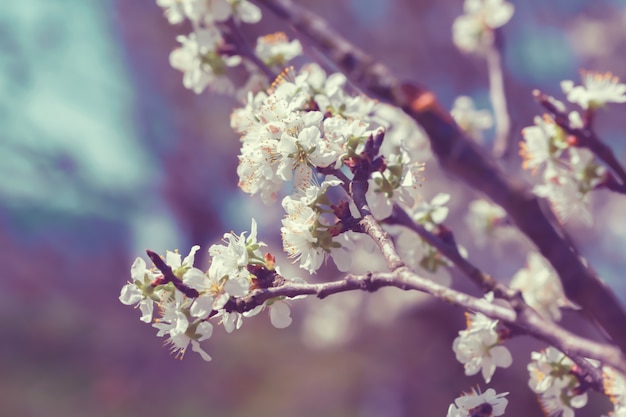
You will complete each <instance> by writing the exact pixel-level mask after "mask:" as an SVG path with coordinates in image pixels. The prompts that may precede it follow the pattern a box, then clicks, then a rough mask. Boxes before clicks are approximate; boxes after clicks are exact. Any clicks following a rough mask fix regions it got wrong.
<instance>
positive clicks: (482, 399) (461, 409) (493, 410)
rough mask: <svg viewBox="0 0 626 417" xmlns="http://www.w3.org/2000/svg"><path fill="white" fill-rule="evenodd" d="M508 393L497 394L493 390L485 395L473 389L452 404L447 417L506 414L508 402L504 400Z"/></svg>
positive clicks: (494, 416) (490, 416) (489, 416)
mask: <svg viewBox="0 0 626 417" xmlns="http://www.w3.org/2000/svg"><path fill="white" fill-rule="evenodd" d="M508 394H509V393H508V392H503V393H500V394H497V393H496V391H495V390H494V389H492V388H489V389H488V390H487V391H485V392H484V393H481V392H480V391H479V390H475V389H474V388H472V391H471V392H469V393H467V394H464V395H462V396H460V397H458V398H457V399H456V400H454V404H450V407H449V408H448V414H447V417H474V416H484V417H492V416H493V417H497V416H501V415H503V414H504V410H505V409H506V406H507V404H508V402H509V401H508V400H507V399H506V398H504V397H505V396H507V395H508Z"/></svg>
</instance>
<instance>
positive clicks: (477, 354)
mask: <svg viewBox="0 0 626 417" xmlns="http://www.w3.org/2000/svg"><path fill="white" fill-rule="evenodd" d="M467 319H468V327H467V329H466V330H461V331H460V332H459V336H458V337H457V338H456V339H454V342H453V344H452V349H453V350H454V353H455V354H456V358H457V360H458V361H459V362H461V363H462V364H463V366H464V367H465V375H475V374H477V373H478V372H479V371H481V372H482V376H483V378H484V379H485V382H487V383H489V382H490V381H491V377H492V376H493V374H494V372H495V370H496V367H501V368H508V367H509V366H511V363H512V362H513V358H512V357H511V353H510V352H509V350H508V349H507V348H506V347H504V346H501V345H499V343H500V341H499V336H498V333H497V332H496V326H497V325H498V320H492V319H490V318H488V317H487V316H485V315H484V314H481V313H468V314H467Z"/></svg>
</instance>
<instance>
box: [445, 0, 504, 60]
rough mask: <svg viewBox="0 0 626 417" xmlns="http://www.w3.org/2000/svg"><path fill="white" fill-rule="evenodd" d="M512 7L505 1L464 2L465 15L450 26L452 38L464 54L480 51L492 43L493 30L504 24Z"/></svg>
mask: <svg viewBox="0 0 626 417" xmlns="http://www.w3.org/2000/svg"><path fill="white" fill-rule="evenodd" d="M513 11H514V7H513V5H512V4H511V3H509V2H507V1H505V0H465V3H464V12H465V14H463V15H461V16H459V17H457V18H456V20H455V21H454V23H453V24H452V38H453V40H454V43H455V44H456V46H457V47H458V48H459V49H460V50H462V51H464V52H474V51H479V50H481V49H482V48H483V47H484V46H487V45H490V44H492V43H493V29H496V28H499V27H501V26H503V25H504V24H506V23H507V22H508V21H509V20H510V19H511V17H512V16H513Z"/></svg>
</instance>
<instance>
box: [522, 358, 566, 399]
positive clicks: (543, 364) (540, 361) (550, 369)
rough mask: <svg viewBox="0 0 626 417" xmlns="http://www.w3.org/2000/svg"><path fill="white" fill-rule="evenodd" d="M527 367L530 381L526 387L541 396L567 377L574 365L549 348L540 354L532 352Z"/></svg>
mask: <svg viewBox="0 0 626 417" xmlns="http://www.w3.org/2000/svg"><path fill="white" fill-rule="evenodd" d="M530 357H531V361H530V363H529V364H528V366H527V369H528V373H529V375H530V380H529V381H528V386H529V387H530V389H531V390H533V392H535V393H537V394H541V393H544V392H547V391H549V390H551V389H552V387H553V385H554V383H555V381H556V380H557V379H560V378H563V377H566V376H567V377H568V378H569V376H568V375H567V374H568V373H569V370H570V369H571V367H572V365H573V364H574V363H573V362H572V360H571V359H570V358H568V357H567V356H565V355H564V354H563V353H562V352H560V351H559V350H557V349H556V348H554V347H552V346H550V347H548V348H547V349H544V350H542V351H541V352H532V353H531V356H530Z"/></svg>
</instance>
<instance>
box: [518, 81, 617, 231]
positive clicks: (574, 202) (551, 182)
mask: <svg viewBox="0 0 626 417" xmlns="http://www.w3.org/2000/svg"><path fill="white" fill-rule="evenodd" d="M561 87H562V89H563V92H564V93H565V94H567V99H568V100H569V101H570V102H572V103H575V104H578V105H580V107H582V108H583V109H584V110H585V111H586V118H589V117H590V113H589V112H593V111H594V110H595V109H597V108H598V107H601V106H603V105H604V104H606V103H611V102H613V103H623V102H626V85H624V84H619V83H618V80H617V78H616V77H613V76H612V75H611V74H599V73H592V72H583V85H580V86H574V83H573V82H572V81H563V82H562V83H561ZM548 100H549V102H550V104H551V105H552V106H553V107H554V108H555V109H556V111H558V112H560V113H563V114H565V113H566V112H567V110H566V106H565V104H563V103H562V102H560V101H558V100H556V99H555V98H553V97H548ZM567 115H568V120H567V123H568V129H587V128H588V127H589V126H587V125H586V123H585V122H584V121H583V119H582V117H581V115H580V113H579V112H577V111H572V112H569V113H567ZM522 135H523V137H524V140H523V141H522V142H520V148H521V149H520V155H521V156H522V158H523V159H524V161H523V164H522V166H523V168H524V169H530V170H532V171H533V173H535V172H537V171H538V170H540V169H541V170H543V173H542V180H543V181H542V183H541V184H539V185H537V186H535V188H534V190H533V191H534V192H535V194H537V195H538V196H540V197H545V198H547V199H548V200H549V201H550V204H551V205H552V208H553V209H554V211H555V213H556V215H557V217H558V218H559V220H560V221H562V222H566V221H567V220H568V219H570V217H572V216H573V215H577V216H578V217H579V218H580V219H581V220H582V221H584V222H585V223H586V224H591V223H592V221H593V219H592V216H591V211H590V208H589V194H590V191H592V190H593V189H594V188H596V187H598V186H599V185H601V184H602V182H603V181H604V180H605V177H606V168H605V167H604V166H602V165H601V164H600V163H599V162H598V161H597V158H596V157H595V156H594V154H593V153H592V152H591V151H589V150H587V149H584V148H582V147H580V146H584V145H579V143H578V139H577V138H576V137H574V136H571V135H569V134H568V132H567V131H566V129H564V128H563V127H561V126H560V125H559V124H557V122H556V121H555V119H554V118H553V117H552V116H550V115H544V117H543V118H541V117H536V118H535V125H534V126H530V127H526V128H524V129H523V130H522Z"/></svg>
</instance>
